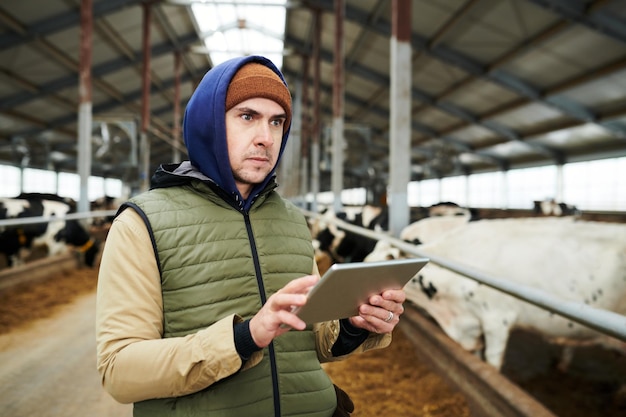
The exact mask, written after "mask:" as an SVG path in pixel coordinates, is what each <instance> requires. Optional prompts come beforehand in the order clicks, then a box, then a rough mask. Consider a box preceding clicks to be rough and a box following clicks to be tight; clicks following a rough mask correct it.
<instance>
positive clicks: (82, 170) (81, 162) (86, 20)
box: [77, 0, 93, 212]
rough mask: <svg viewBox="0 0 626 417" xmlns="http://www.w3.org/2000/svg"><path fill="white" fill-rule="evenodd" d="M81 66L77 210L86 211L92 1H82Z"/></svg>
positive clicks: (89, 127)
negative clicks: (78, 196)
mask: <svg viewBox="0 0 626 417" xmlns="http://www.w3.org/2000/svg"><path fill="white" fill-rule="evenodd" d="M80 26H81V30H80V63H79V65H80V69H79V81H78V82H79V84H78V96H79V105H78V106H79V107H78V175H79V177H80V198H79V200H78V207H77V211H78V212H87V211H89V209H90V204H89V176H90V175H91V131H92V123H93V122H92V114H91V113H92V102H91V100H92V97H91V61H92V54H93V45H92V44H93V3H92V0H82V1H81V5H80Z"/></svg>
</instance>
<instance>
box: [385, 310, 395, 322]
mask: <svg viewBox="0 0 626 417" xmlns="http://www.w3.org/2000/svg"><path fill="white" fill-rule="evenodd" d="M391 320H393V312H391V311H390V312H389V315H388V316H387V318H386V319H385V323H389V322H390V321H391Z"/></svg>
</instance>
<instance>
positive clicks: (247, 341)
mask: <svg viewBox="0 0 626 417" xmlns="http://www.w3.org/2000/svg"><path fill="white" fill-rule="evenodd" d="M234 326H235V327H234V337H235V349H237V353H238V354H239V356H241V359H242V360H243V361H247V360H248V359H250V357H251V356H252V354H253V353H254V352H257V351H259V350H261V348H259V347H258V346H257V345H256V343H254V339H252V333H251V332H250V320H246V321H244V322H242V323H236V324H235V325H234Z"/></svg>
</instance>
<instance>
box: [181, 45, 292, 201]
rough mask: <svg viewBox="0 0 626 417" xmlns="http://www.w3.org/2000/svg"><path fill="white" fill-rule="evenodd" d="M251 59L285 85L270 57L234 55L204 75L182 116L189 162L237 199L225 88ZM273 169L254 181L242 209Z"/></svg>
mask: <svg viewBox="0 0 626 417" xmlns="http://www.w3.org/2000/svg"><path fill="white" fill-rule="evenodd" d="M253 61H254V62H258V63H261V64H263V65H265V66H266V67H268V68H270V69H271V70H272V71H274V72H275V73H276V74H278V76H279V77H280V79H281V80H283V82H284V83H285V85H287V83H286V82H285V79H284V77H283V75H282V74H281V73H280V71H279V70H278V68H276V66H275V65H274V64H273V63H272V61H270V60H269V59H267V58H265V57H262V56H246V57H241V58H233V59H231V60H228V61H225V62H223V63H221V64H219V65H217V66H215V67H214V68H212V69H211V70H210V71H209V72H207V73H206V74H205V75H204V78H202V81H201V82H200V84H199V85H198V87H197V88H196V90H195V91H194V93H193V95H192V96H191V98H190V99H189V103H187V108H186V109H185V116H184V119H183V137H184V140H185V145H186V146H187V151H188V154H189V160H190V162H191V164H192V165H193V166H194V167H196V168H197V169H198V170H200V172H202V173H203V174H204V175H206V176H207V177H208V178H210V179H211V180H212V181H213V182H214V183H215V184H217V185H218V186H219V187H220V188H222V189H223V190H224V191H226V192H227V193H228V194H229V195H232V196H233V198H235V199H236V200H238V201H244V200H243V197H242V196H241V194H240V193H239V191H238V190H237V187H236V185H235V178H234V177H233V173H232V170H231V168H230V162H229V158H228V145H227V143H226V92H227V91H228V86H229V84H230V80H231V79H232V78H233V76H234V75H235V73H236V72H237V70H238V69H239V68H240V67H241V66H243V65H244V64H246V63H248V62H253ZM288 137H289V128H288V129H287V130H286V131H285V133H284V135H283V140H282V144H281V147H280V152H279V155H278V158H277V160H276V165H278V163H279V162H280V159H281V157H282V155H283V152H284V149H285V146H286V145H287V138H288ZM275 171H276V166H274V169H272V172H270V173H269V174H268V176H267V177H266V178H265V180H264V182H263V183H261V184H257V185H256V186H255V187H254V188H253V189H252V192H251V193H250V196H249V197H248V199H247V200H245V201H244V204H243V208H244V209H245V210H247V209H249V208H250V205H251V204H252V202H253V201H254V199H255V197H256V196H257V195H258V194H259V193H260V192H261V191H262V190H263V189H264V188H265V186H266V185H267V184H268V183H269V182H270V180H271V179H272V178H273V177H274V175H275Z"/></svg>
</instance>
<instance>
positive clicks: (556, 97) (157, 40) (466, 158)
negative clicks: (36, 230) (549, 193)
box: [0, 0, 626, 191]
mask: <svg viewBox="0 0 626 417" xmlns="http://www.w3.org/2000/svg"><path fill="white" fill-rule="evenodd" d="M208 2H209V3H210V1H208ZM143 3H144V2H143V1H141V0H99V1H98V0H94V1H93V10H94V32H93V66H92V77H93V98H92V102H93V120H94V130H93V135H94V139H93V145H92V146H93V154H94V156H93V164H92V172H93V174H94V175H102V176H107V177H119V178H123V179H125V180H126V181H129V180H130V179H131V178H133V177H135V176H136V175H137V167H136V165H135V164H136V161H135V160H134V158H133V157H132V155H131V154H132V149H133V144H132V143H131V140H130V139H129V126H130V125H131V124H126V121H135V122H136V121H138V120H139V119H140V117H141V97H142V56H143V48H142V30H143V29H142V18H143V17H142V16H143V15H142V11H143V7H142V4H143ZM175 3H176V4H175ZM191 3H192V1H183V0H176V1H171V2H167V1H155V2H152V3H151V8H152V22H151V45H150V48H151V57H152V61H151V66H150V71H151V82H152V86H151V94H150V112H151V122H150V128H151V130H150V142H151V147H150V154H151V156H150V161H151V164H152V165H153V167H152V168H151V170H152V169H154V167H156V166H157V165H158V164H159V163H162V162H169V161H171V160H172V146H171V137H172V126H173V120H174V117H173V108H174V85H175V72H174V71H175V70H174V68H175V65H174V61H175V53H176V52H177V51H178V52H180V54H181V55H180V56H181V57H182V63H183V64H182V73H181V106H182V108H183V109H184V105H185V103H186V102H187V100H188V98H189V96H190V95H191V93H192V91H193V88H194V86H195V84H196V83H197V82H198V81H199V79H200V78H201V77H202V75H203V74H204V73H205V72H206V71H207V70H208V69H209V68H210V67H211V61H210V59H209V58H208V57H207V56H206V55H203V54H198V53H196V52H194V51H196V50H197V48H198V47H199V46H200V47H201V46H204V45H203V43H202V40H201V36H202V34H201V33H200V31H199V30H198V27H197V25H196V24H195V22H194V20H193V18H192V16H191V13H190V4H191ZM182 4H186V5H182ZM345 4H346V5H345V21H344V28H343V30H344V32H343V33H344V36H343V42H344V51H345V57H344V60H345V61H344V62H345V80H344V88H345V94H344V98H345V111H344V120H345V126H346V132H345V137H346V140H347V159H346V161H345V168H344V174H345V177H346V181H345V182H344V183H345V184H346V186H350V185H359V184H360V185H367V182H368V181H371V180H372V178H371V177H372V173H374V174H375V175H376V178H377V179H379V180H380V179H381V178H382V179H384V178H386V172H387V171H388V159H389V141H390V138H389V120H390V119H389V115H390V106H389V98H390V97H389V93H390V91H389V85H390V79H389V77H390V37H391V21H390V18H391V2H390V1H388V0H347V1H346V2H345ZM286 7H287V15H286V27H285V40H284V42H285V56H284V58H283V67H282V69H283V72H284V73H285V75H286V77H287V80H288V82H289V84H290V86H291V87H292V93H294V94H295V91H294V90H293V87H294V86H295V85H296V84H297V81H298V80H299V78H300V77H302V74H303V59H304V58H303V57H305V56H309V57H310V56H312V51H313V42H312V41H313V39H314V35H315V31H314V22H315V16H316V15H317V11H319V16H321V29H322V30H321V49H320V59H321V63H320V68H321V79H320V98H321V113H322V114H321V117H320V123H321V125H322V138H321V139H320V146H321V156H322V159H323V160H324V159H325V158H328V157H330V147H329V146H328V143H329V141H328V137H327V135H326V130H325V127H329V126H330V125H331V120H332V89H333V62H334V60H335V57H334V56H333V48H334V43H335V37H334V33H335V28H334V26H335V23H334V14H333V13H334V4H333V1H332V0H320V1H299V2H296V1H290V2H288V3H287V5H286ZM411 22H412V35H411V46H412V52H413V57H412V82H413V85H412V94H411V97H412V122H411V124H412V135H411V136H412V137H411V141H412V142H411V146H412V152H411V154H412V155H411V160H412V178H414V179H422V178H438V177H445V176H450V175H459V174H464V173H473V172H485V171H495V170H502V169H511V168H516V167H521V166H531V165H542V164H560V163H566V162H570V161H579V160H591V159H598V158H604V157H609V156H624V155H626V1H624V0H613V1H609V0H598V1H583V0H413V1H412V2H411ZM80 23H81V22H80V1H79V0H46V1H44V2H42V1H39V0H20V1H13V0H0V75H1V76H0V162H6V163H11V164H16V165H20V164H21V165H24V166H30V167H39V168H52V169H56V170H63V171H71V172H76V163H77V160H76V159H77V124H78V123H77V117H78V116H77V113H78V106H79V94H78V75H79V72H78V71H79V46H80ZM310 65H313V64H312V62H311V64H310ZM312 76H313V72H312V70H310V71H309V77H312ZM308 86H309V93H308V97H309V102H308V103H305V107H304V108H305V109H306V113H305V115H306V116H307V117H313V115H312V114H311V111H310V108H311V103H310V100H311V98H312V97H313V90H312V89H313V85H312V82H311V81H309V83H308ZM296 99H297V97H296ZM308 134H309V133H307V131H304V132H303V136H306V135H308ZM135 156H136V155H135ZM183 157H184V155H183ZM364 161H367V163H364ZM321 168H322V176H321V181H322V182H321V186H320V190H321V191H323V190H328V189H330V180H329V175H328V169H327V165H325V164H323V163H322V164H321ZM607 174H610V173H607Z"/></svg>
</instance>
